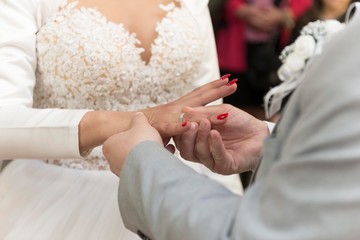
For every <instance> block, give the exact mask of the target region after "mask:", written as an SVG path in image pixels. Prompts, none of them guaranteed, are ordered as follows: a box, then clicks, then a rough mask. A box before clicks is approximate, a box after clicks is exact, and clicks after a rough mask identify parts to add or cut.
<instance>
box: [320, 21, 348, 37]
mask: <svg viewBox="0 0 360 240" xmlns="http://www.w3.org/2000/svg"><path fill="white" fill-rule="evenodd" d="M323 24H324V28H325V31H326V38H329V37H331V36H332V35H334V34H335V33H338V32H339V31H340V30H342V29H343V28H344V24H343V23H340V22H339V21H337V20H326V21H324V22H323Z"/></svg>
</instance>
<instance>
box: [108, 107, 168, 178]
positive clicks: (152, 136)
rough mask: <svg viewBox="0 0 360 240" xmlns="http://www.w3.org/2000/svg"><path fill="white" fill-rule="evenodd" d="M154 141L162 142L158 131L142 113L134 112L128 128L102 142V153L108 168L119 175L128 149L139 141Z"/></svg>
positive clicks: (128, 151)
mask: <svg viewBox="0 0 360 240" xmlns="http://www.w3.org/2000/svg"><path fill="white" fill-rule="evenodd" d="M144 141H155V142H157V143H159V144H163V141H162V139H161V137H160V134H159V133H158V131H157V130H156V129H155V128H153V127H152V126H151V125H150V124H149V122H148V120H147V118H146V117H145V115H144V114H143V113H136V114H135V115H134V117H133V118H132V121H131V127H130V129H129V130H127V131H124V132H120V133H118V134H115V135H113V136H111V137H109V138H108V139H107V140H106V141H105V142H104V144H103V153H104V156H105V158H106V159H107V161H108V162H109V164H110V169H111V171H112V172H113V173H115V174H116V175H119V174H120V172H121V169H122V167H123V165H124V163H125V160H126V158H127V156H128V155H129V153H130V151H131V150H132V149H133V148H134V147H135V146H136V145H138V144H139V143H141V142H144Z"/></svg>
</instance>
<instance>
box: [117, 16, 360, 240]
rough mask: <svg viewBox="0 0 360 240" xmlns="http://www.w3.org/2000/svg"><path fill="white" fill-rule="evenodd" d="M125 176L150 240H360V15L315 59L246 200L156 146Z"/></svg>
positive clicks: (143, 147) (126, 208)
mask: <svg viewBox="0 0 360 240" xmlns="http://www.w3.org/2000/svg"><path fill="white" fill-rule="evenodd" d="M120 179H121V181H120V186H119V206H120V211H121V215H122V217H123V220H124V222H125V225H126V226H127V227H128V228H129V229H131V230H132V231H134V232H137V231H141V232H142V233H143V234H144V235H146V236H149V237H150V238H151V239H157V240H172V239H178V240H189V239H191V240H205V239H206V240H209V239H251V240H255V239H259V240H260V239H261V240H264V239H266V240H267V239H274V240H281V239H284V240H289V239H299V240H309V239H314V240H315V239H316V240H320V239H324V240H325V239H326V240H329V239H342V240H343V239H360V227H359V225H360V14H357V15H356V16H355V17H354V19H353V21H351V22H350V24H349V25H348V26H347V27H346V29H345V30H344V31H343V32H341V34H340V35H339V36H336V37H335V38H334V39H333V40H332V41H331V42H330V43H329V45H327V46H326V48H325V50H324V52H323V54H322V55H321V56H319V57H318V58H317V59H314V61H313V63H312V65H311V68H310V69H309V71H308V73H307V75H306V76H305V78H304V81H303V82H302V83H301V85H300V86H299V87H298V89H297V90H296V91H295V92H294V94H293V96H292V97H291V100H290V101H289V102H288V105H287V109H286V110H285V112H284V114H283V117H282V119H281V121H280V123H279V124H278V125H277V127H276V129H275V130H274V132H273V134H272V135H271V136H270V137H269V138H268V139H266V140H265V146H264V152H263V160H262V162H261V165H260V168H259V170H258V173H257V178H256V182H255V183H254V184H253V185H252V186H251V187H250V188H249V189H248V190H247V191H246V192H245V194H244V196H242V197H239V196H236V195H234V194H232V193H231V192H229V191H228V190H226V189H225V188H224V187H223V186H221V185H220V184H218V183H216V182H213V181H212V180H210V179H208V178H206V177H204V176H201V175H198V174H196V173H195V172H193V171H192V170H191V169H189V168H188V167H186V166H184V165H183V164H181V163H180V162H179V161H178V160H177V159H176V158H175V157H174V156H172V155H171V154H170V153H168V152H167V151H166V150H164V149H163V148H162V147H161V146H159V145H157V144H156V143H153V142H144V143H141V144H139V145H138V146H136V147H135V148H134V149H133V151H132V152H131V153H130V156H129V157H128V159H127V161H126V164H125V166H124V168H123V170H122V172H121V175H120Z"/></svg>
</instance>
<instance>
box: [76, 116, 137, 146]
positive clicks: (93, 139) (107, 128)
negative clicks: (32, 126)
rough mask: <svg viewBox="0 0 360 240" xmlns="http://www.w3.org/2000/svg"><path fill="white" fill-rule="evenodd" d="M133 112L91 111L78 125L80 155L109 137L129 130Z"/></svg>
mask: <svg viewBox="0 0 360 240" xmlns="http://www.w3.org/2000/svg"><path fill="white" fill-rule="evenodd" d="M134 113H135V112H116V111H91V112H88V113H86V114H85V115H84V117H83V118H82V119H81V121H80V123H79V148H80V152H81V153H85V152H87V151H88V150H90V149H92V148H94V147H96V146H99V145H101V144H102V143H103V142H104V141H105V140H106V139H107V138H108V137H110V136H111V135H113V134H115V133H118V132H121V131H124V130H126V129H128V128H129V125H130V121H131V118H132V116H133V114H134Z"/></svg>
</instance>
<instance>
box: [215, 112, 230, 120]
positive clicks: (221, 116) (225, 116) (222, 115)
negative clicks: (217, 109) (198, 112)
mask: <svg viewBox="0 0 360 240" xmlns="http://www.w3.org/2000/svg"><path fill="white" fill-rule="evenodd" d="M228 116H229V114H228V113H223V114H220V115H219V116H217V117H216V118H217V119H218V120H224V119H225V118H227V117H228Z"/></svg>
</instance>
